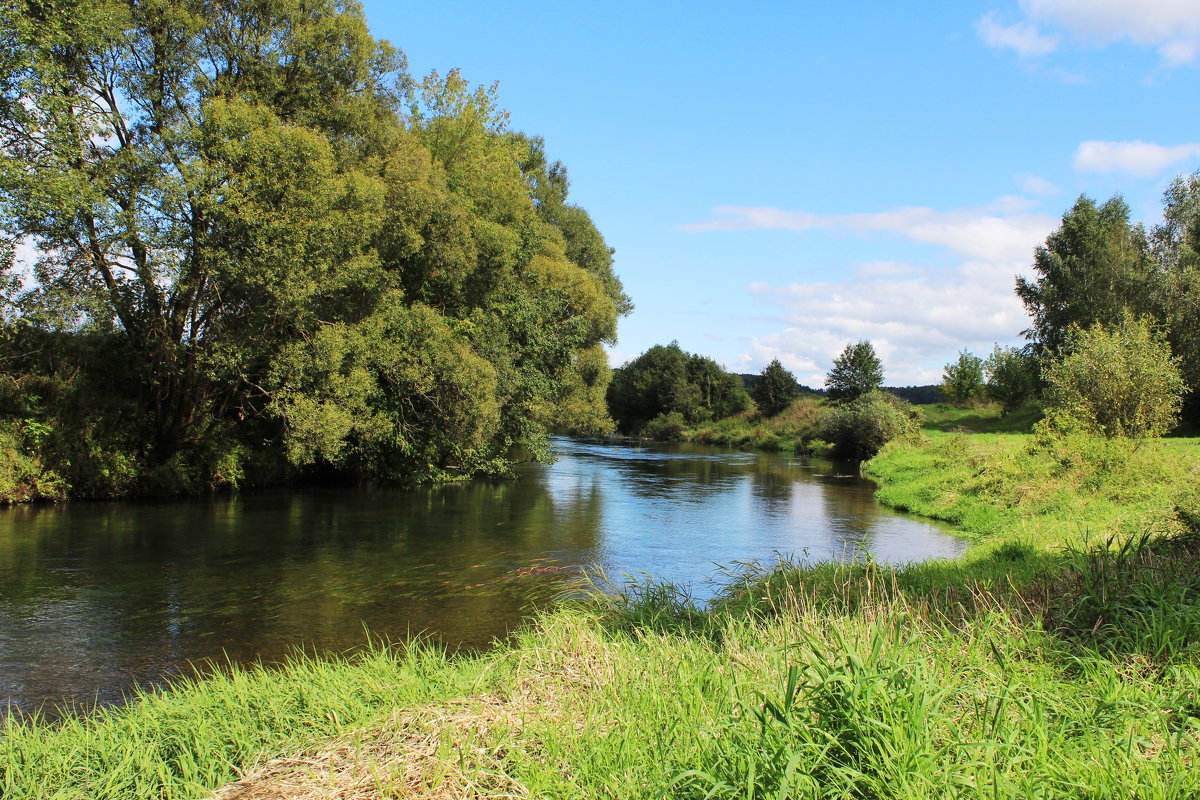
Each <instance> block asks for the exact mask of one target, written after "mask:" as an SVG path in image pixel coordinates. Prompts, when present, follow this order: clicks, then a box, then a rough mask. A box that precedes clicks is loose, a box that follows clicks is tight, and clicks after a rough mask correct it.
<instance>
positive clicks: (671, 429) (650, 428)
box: [641, 411, 687, 442]
mask: <svg viewBox="0 0 1200 800" xmlns="http://www.w3.org/2000/svg"><path fill="white" fill-rule="evenodd" d="M686 428H687V420H686V419H684V418H683V414H680V413H679V412H678V411H664V412H663V413H661V414H659V415H658V416H656V417H655V418H654V419H652V420H650V421H649V422H647V423H646V424H645V425H643V426H642V430H641V435H642V436H645V437H646V438H647V439H654V440H655V441H659V442H678V441H680V440H682V439H683V434H684V431H685V430H686Z"/></svg>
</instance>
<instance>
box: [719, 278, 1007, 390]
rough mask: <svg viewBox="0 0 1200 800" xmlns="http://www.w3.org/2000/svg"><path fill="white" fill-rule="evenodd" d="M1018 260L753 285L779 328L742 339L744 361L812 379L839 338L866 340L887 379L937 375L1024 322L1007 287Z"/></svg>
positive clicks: (820, 374) (815, 381) (899, 381)
mask: <svg viewBox="0 0 1200 800" xmlns="http://www.w3.org/2000/svg"><path fill="white" fill-rule="evenodd" d="M1027 263H1028V262H1027V261H1023V262H1019V263H985V262H979V261H968V262H965V263H963V264H961V265H960V266H959V267H957V268H956V269H953V270H928V271H926V270H922V271H920V272H919V273H918V274H915V275H911V276H908V277H903V278H900V277H882V278H879V279H876V280H869V279H864V278H863V272H862V271H861V270H860V271H859V272H858V273H856V276H855V277H854V278H853V279H848V280H842V281H828V282H819V283H793V284H790V285H788V286H770V285H767V284H755V285H753V286H751V287H750V290H751V292H752V293H753V294H754V295H756V296H757V297H758V299H759V300H760V302H763V303H767V304H770V305H773V306H775V307H776V308H777V309H778V315H779V317H778V318H779V321H780V322H781V323H782V324H783V325H784V326H785V327H784V329H783V330H781V331H779V332H777V333H772V334H769V335H766V336H759V337H754V338H752V339H750V340H749V342H748V346H747V349H746V351H745V352H744V353H743V355H742V359H741V361H742V364H743V367H744V368H747V369H752V368H755V367H757V365H761V364H765V363H767V362H768V361H770V360H771V359H772V358H778V359H779V360H780V361H781V362H782V363H783V365H784V366H786V367H788V369H790V370H792V371H793V372H794V373H796V376H797V378H798V379H800V380H801V381H802V382H805V383H808V384H809V385H812V386H821V385H822V384H823V383H824V380H825V374H826V373H827V372H828V371H829V368H830V367H831V366H832V364H833V360H834V358H836V357H837V355H838V354H839V353H841V351H842V348H844V347H845V346H846V345H847V344H848V343H850V342H854V341H858V340H859V339H869V340H871V342H872V344H873V345H874V346H875V349H876V351H877V352H878V353H879V356H880V358H881V359H882V360H883V363H884V368H885V372H886V374H885V383H887V384H888V385H892V386H897V385H911V384H928V383H937V382H939V381H940V380H941V371H942V365H943V364H945V363H948V362H949V361H951V360H953V358H954V355H955V354H956V353H957V352H958V351H960V350H961V349H962V348H964V347H967V348H969V349H971V350H972V351H974V352H975V353H977V354H979V355H986V354H987V353H989V352H990V351H991V347H992V344H993V343H994V342H1013V341H1015V340H1016V339H1017V338H1018V336H1019V334H1020V332H1021V331H1022V330H1024V329H1025V328H1027V327H1028V326H1029V320H1028V318H1027V317H1026V316H1025V311H1024V308H1023V307H1022V306H1021V302H1020V301H1019V300H1018V299H1017V297H1016V295H1015V294H1014V293H1013V283H1014V280H1015V275H1016V273H1017V272H1018V271H1020V270H1022V269H1023V268H1024V267H1025V266H1027Z"/></svg>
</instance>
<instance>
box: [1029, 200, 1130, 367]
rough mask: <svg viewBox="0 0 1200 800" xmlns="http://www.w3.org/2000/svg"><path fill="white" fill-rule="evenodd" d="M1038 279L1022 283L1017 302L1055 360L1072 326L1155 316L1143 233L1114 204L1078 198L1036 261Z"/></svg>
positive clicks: (1122, 208) (1032, 332)
mask: <svg viewBox="0 0 1200 800" xmlns="http://www.w3.org/2000/svg"><path fill="white" fill-rule="evenodd" d="M1033 270H1034V272H1035V273H1037V279H1036V280H1034V281H1030V280H1028V279H1026V278H1018V279H1017V296H1018V297H1020V298H1021V301H1022V302H1023V303H1024V304H1025V308H1026V311H1027V312H1028V313H1029V316H1030V317H1031V318H1032V319H1033V328H1032V329H1031V330H1030V331H1028V332H1027V335H1028V336H1029V337H1030V338H1031V339H1032V340H1033V341H1034V342H1035V343H1036V344H1037V345H1038V346H1039V347H1041V348H1043V349H1045V350H1048V351H1049V352H1051V353H1057V352H1058V351H1059V350H1060V349H1061V348H1062V347H1063V346H1064V345H1065V344H1066V341H1067V337H1068V332H1069V330H1070V329H1071V327H1072V326H1078V327H1087V326H1089V325H1092V324H1094V323H1096V322H1101V323H1104V324H1105V325H1116V324H1118V323H1119V322H1120V321H1121V317H1122V315H1123V314H1124V313H1125V310H1126V309H1132V310H1133V311H1134V312H1135V313H1147V312H1149V311H1151V306H1150V302H1151V296H1152V283H1151V281H1152V273H1153V272H1154V268H1153V262H1152V260H1151V258H1150V251H1149V243H1148V241H1147V237H1146V233H1145V231H1144V230H1143V229H1142V228H1141V226H1140V225H1133V224H1131V223H1130V222H1129V206H1128V205H1126V203H1125V201H1124V200H1122V199H1121V198H1120V197H1113V198H1111V199H1110V200H1108V201H1106V202H1105V203H1103V204H1101V205H1099V206H1097V205H1096V202H1095V201H1094V200H1092V199H1091V198H1089V197H1086V196H1082V195H1081V196H1080V197H1079V199H1078V200H1077V201H1076V202H1075V205H1074V206H1073V207H1072V208H1071V209H1070V210H1069V211H1067V213H1065V214H1064V215H1063V218H1062V225H1061V226H1060V227H1059V228H1058V230H1056V231H1054V232H1053V233H1051V234H1050V236H1049V237H1047V239H1046V243H1045V245H1044V246H1041V247H1038V248H1037V250H1036V252H1035V255H1034V263H1033Z"/></svg>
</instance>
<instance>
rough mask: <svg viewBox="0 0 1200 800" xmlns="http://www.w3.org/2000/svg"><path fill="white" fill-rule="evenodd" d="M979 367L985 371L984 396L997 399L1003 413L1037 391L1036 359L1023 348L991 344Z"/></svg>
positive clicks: (1029, 398) (1038, 372) (1014, 409)
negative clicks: (985, 392) (992, 346)
mask: <svg viewBox="0 0 1200 800" xmlns="http://www.w3.org/2000/svg"><path fill="white" fill-rule="evenodd" d="M983 371H984V372H985V373H986V375H987V395H988V397H990V398H991V399H993V400H995V401H996V402H998V403H1000V408H1001V409H1002V411H1003V413H1005V414H1010V413H1012V412H1013V411H1016V410H1017V409H1018V408H1021V407H1022V406H1024V405H1025V404H1026V403H1028V402H1029V401H1030V400H1032V399H1033V398H1034V396H1035V395H1036V394H1037V391H1038V385H1039V380H1040V377H1039V376H1040V370H1039V367H1038V362H1037V359H1036V358H1034V357H1033V356H1032V355H1031V354H1030V353H1029V352H1027V351H1025V350H1022V349H1018V348H1016V347H1001V346H1000V345H995V347H994V348H993V349H992V354H991V355H990V356H988V357H987V360H986V361H984V362H983Z"/></svg>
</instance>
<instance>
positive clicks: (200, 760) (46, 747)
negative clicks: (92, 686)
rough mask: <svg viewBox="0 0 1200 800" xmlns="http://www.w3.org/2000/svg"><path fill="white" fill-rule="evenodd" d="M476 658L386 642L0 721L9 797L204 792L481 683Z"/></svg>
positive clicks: (0, 766)
mask: <svg viewBox="0 0 1200 800" xmlns="http://www.w3.org/2000/svg"><path fill="white" fill-rule="evenodd" d="M471 667H472V664H471V662H470V661H469V660H464V661H461V662H451V661H450V660H448V659H447V658H446V656H445V655H444V654H443V653H442V652H440V651H439V650H437V649H436V648H432V647H426V646H422V645H417V646H413V647H409V648H405V649H396V648H393V647H388V646H383V645H375V646H373V647H372V648H371V649H369V650H367V651H365V652H363V653H361V654H359V655H357V656H355V657H352V658H327V659H317V658H313V657H309V656H303V655H298V656H296V657H295V658H293V659H291V660H290V661H288V662H287V663H285V664H284V665H283V666H281V667H279V668H275V669H265V668H243V667H230V668H228V669H226V670H222V671H220V672H217V673H215V674H213V675H211V676H209V677H205V678H200V679H195V678H187V679H180V680H178V681H177V682H176V683H175V684H174V685H173V686H172V687H170V688H169V689H167V690H165V691H154V692H143V693H141V694H140V695H139V696H138V697H137V698H135V699H134V700H133V701H132V702H130V703H129V704H128V705H126V706H124V707H122V708H104V709H98V710H96V711H95V712H94V713H92V714H91V715H89V716H87V717H86V718H81V717H78V716H72V715H67V716H65V717H64V718H63V719H62V720H61V721H60V722H57V723H54V724H47V723H43V722H41V721H40V720H38V719H37V718H33V719H23V718H19V717H18V716H16V715H11V716H9V717H8V718H7V719H6V720H5V721H4V722H3V725H2V727H0V797H3V798H5V800H26V799H27V800H57V799H58V798H160V797H161V798H168V797H169V798H195V797H201V796H204V795H205V794H206V793H207V792H206V788H210V787H213V786H218V785H220V784H222V783H224V782H226V781H230V780H233V779H234V778H235V777H237V775H238V770H239V769H240V768H242V767H244V766H247V765H250V764H253V763H254V762H256V761H257V760H259V759H261V758H264V757H269V756H272V755H276V754H281V753H284V752H287V751H289V750H292V749H295V748H300V747H304V746H307V745H309V744H311V743H313V742H315V741H320V740H323V739H326V738H329V737H333V736H337V735H339V734H341V733H343V732H345V731H347V730H351V729H354V728H357V727H359V726H362V725H364V724H366V723H368V722H369V721H371V720H374V719H376V718H378V717H379V716H380V715H381V714H383V713H386V712H387V711H388V710H390V709H392V708H394V707H395V706H396V705H397V704H401V705H403V704H412V703H419V702H424V701H426V700H428V699H429V698H430V697H432V696H436V695H438V694H439V693H442V692H467V691H470V690H471V686H472V684H471V681H472V679H473V677H474V672H473V670H472V669H471Z"/></svg>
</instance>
